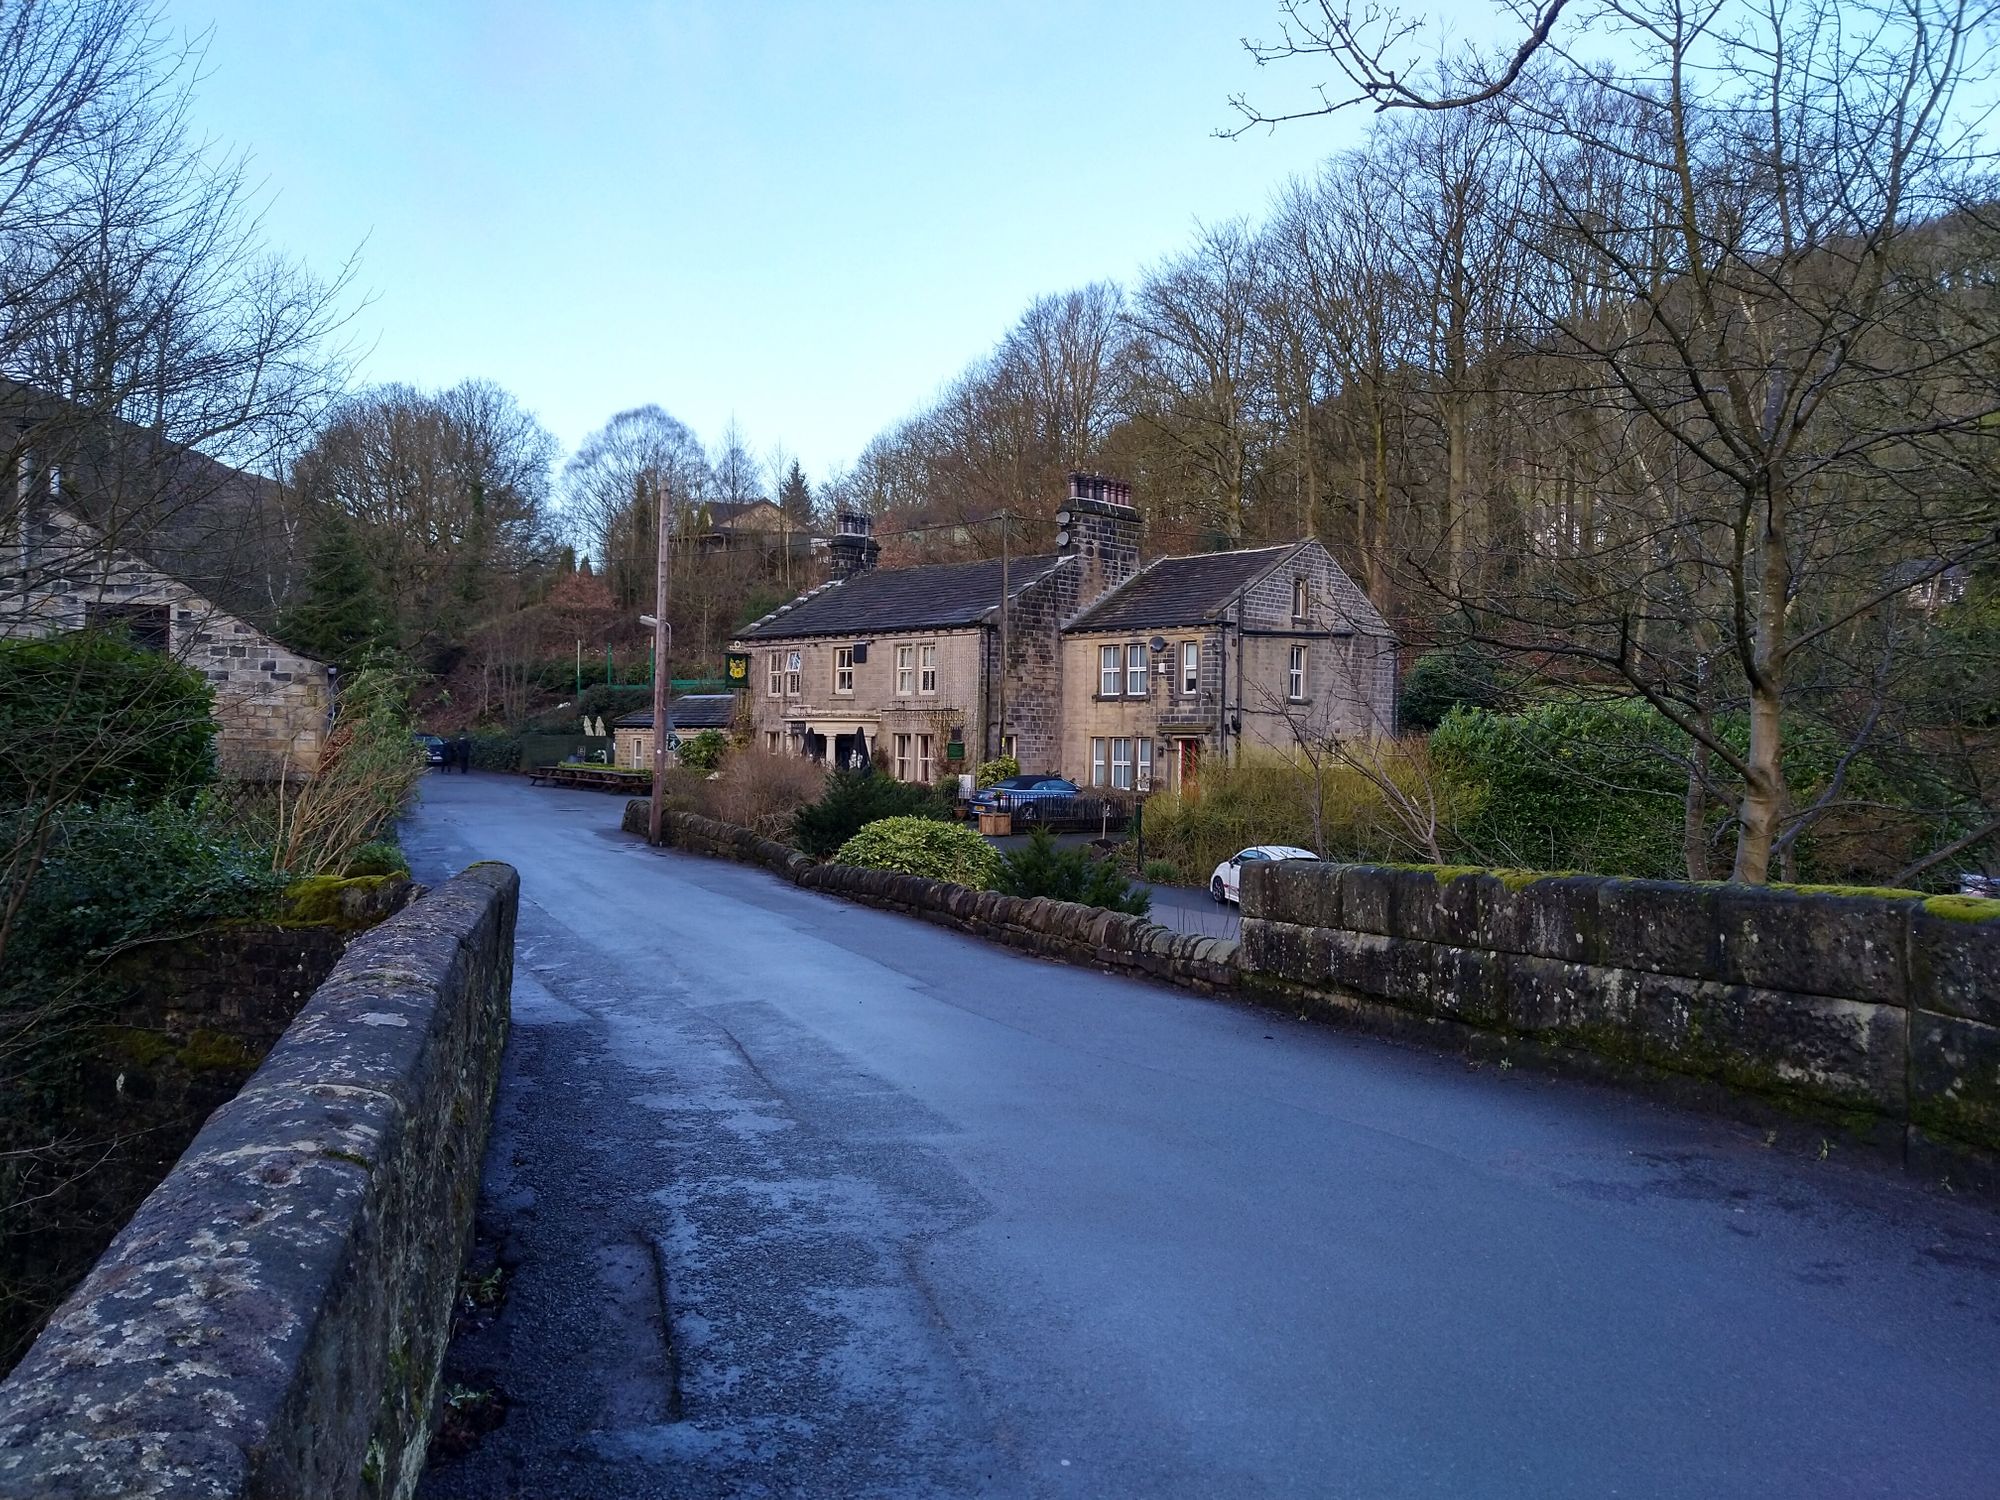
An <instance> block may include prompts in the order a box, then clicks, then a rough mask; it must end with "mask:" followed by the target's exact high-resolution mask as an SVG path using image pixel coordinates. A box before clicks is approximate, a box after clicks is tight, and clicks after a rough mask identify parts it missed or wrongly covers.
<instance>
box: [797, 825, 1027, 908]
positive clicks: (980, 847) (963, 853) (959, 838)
mask: <svg viewBox="0 0 2000 1500" xmlns="http://www.w3.org/2000/svg"><path fill="white" fill-rule="evenodd" d="M834 859H835V860H836V861H837V862H838V863H840V864H843V865H859V866H860V867H861V868H862V869H864V870H900V871H902V872H903V873H904V874H905V875H924V876H928V877H929V878H930V879H932V880H949V881H952V882H954V883H955V884H958V885H969V886H971V887H973V889H975V890H988V889H991V888H992V886H993V883H994V880H995V878H996V877H997V876H998V875H999V873H1000V866H1001V860H1000V853H999V851H998V850H996V849H995V848H994V847H993V846H992V845H991V844H989V843H987V842H986V840H985V839H983V838H981V837H980V836H979V835H978V834H977V833H975V832H973V830H971V829H970V828H967V827H966V826H965V825H963V824H962V823H946V822H941V821H939V820H938V819H936V818H926V817H914V818H911V817H896V818H879V819H877V820H876V821H875V822H872V823H870V824H869V825H868V826H867V827H865V828H863V829H862V830H861V831H860V832H859V833H857V834H855V835H854V837H852V838H850V839H849V840H847V842H846V843H844V844H842V845H841V846H840V851H839V853H837V854H836V855H835V856H834Z"/></svg>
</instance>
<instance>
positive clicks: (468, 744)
mask: <svg viewBox="0 0 2000 1500" xmlns="http://www.w3.org/2000/svg"><path fill="white" fill-rule="evenodd" d="M457 750H458V769H459V773H460V774H461V775H470V774H471V772H472V736H471V735H469V734H461V735H460V736H459V737H458V745H457Z"/></svg>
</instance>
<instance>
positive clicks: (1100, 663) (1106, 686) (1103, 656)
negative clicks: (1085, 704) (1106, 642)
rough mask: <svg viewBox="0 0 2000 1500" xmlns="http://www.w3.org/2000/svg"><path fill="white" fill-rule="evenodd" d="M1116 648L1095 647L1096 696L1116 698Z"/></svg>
mask: <svg viewBox="0 0 2000 1500" xmlns="http://www.w3.org/2000/svg"><path fill="white" fill-rule="evenodd" d="M1118 683H1119V676H1118V648H1117V647H1116V646H1099V647H1098V648H1097V696H1098V697H1100V698H1116V697H1117V696H1118Z"/></svg>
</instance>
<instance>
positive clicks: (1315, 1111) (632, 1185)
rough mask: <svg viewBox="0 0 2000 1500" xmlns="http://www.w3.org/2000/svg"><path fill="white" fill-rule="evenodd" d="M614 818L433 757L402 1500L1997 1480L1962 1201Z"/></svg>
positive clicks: (1787, 1492)
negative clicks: (480, 1164) (496, 1001)
mask: <svg viewBox="0 0 2000 1500" xmlns="http://www.w3.org/2000/svg"><path fill="white" fill-rule="evenodd" d="M619 810H620V804H619V803H618V802H617V801H616V800H615V799H612V798H609V797H603V796H598V795H595V794H590V793H566V792H555V791H547V790H531V789H530V788H528V787H526V786H524V785H522V784H520V783H519V782H515V781H509V780H503V779H500V778H492V777H485V776H472V777H452V778H449V779H447V778H443V777H432V778H431V780H430V782H429V785H428V786H427V788H426V793H425V797H424V801H423V805H422V807H421V809H420V810H419V811H418V813H417V814H416V815H415V817H414V820H413V825H412V827H411V828H410V830H409V832H408V835H407V843H408V845H409V847H410V849H411V851H412V854H413V856H414V858H415V862H416V865H417V867H418V873H419V875H420V876H422V877H424V878H427V879H436V878H438V877H440V876H442V875H444V874H446V873H448V872H449V871H450V870H452V869H455V868H457V867H459V866H461V865H463V864H465V863H466V862H468V861H470V860H472V859H474V858H498V859H504V860H508V861H511V862H512V863H514V864H515V865H517V866H518V867H519V868H520V870H521V874H522V882H523V909H522V916H521V928H520V948H519V967H518V975H519V979H518V983H517V987H516V991H515V1031H514V1035H513V1039H512V1042H511V1043H510V1046H509V1050H508V1055H507V1064H506V1073H505V1078H504V1081H503V1084H502V1096H501V1101H500V1106H499V1112H498V1115H497V1119H496V1132H495V1136H494V1139H493V1145H492V1149H491V1151H490V1153H489V1159H488V1164H487V1172H486V1182H485V1194H484V1201H483V1206H482V1226H483V1232H484V1233H486V1234H487V1235H489V1236H490V1237H492V1238H493V1239H495V1240H497V1241H498V1242H499V1243H500V1245H501V1247H502V1251H503V1255H504V1258H505V1259H506V1260H507V1261H508V1262H509V1263H510V1264H512V1266H513V1267H514V1271H513V1279H512V1282H511V1285H510V1289H509V1292H508V1296H507V1301H506V1305H505V1309H504V1311H503V1312H502V1314H501V1316H500V1317H499V1319H498V1321H497V1322H496V1323H494V1324H493V1325H492V1326H491V1327H490V1328H487V1329H485V1330H484V1331H483V1332H480V1333H477V1334H475V1335H473V1336H471V1337H470V1338H468V1339H466V1340H464V1341H462V1343H461V1345H460V1346H459V1347H458V1348H457V1349H456V1350H455V1352H454V1355H453V1367H452V1378H453V1379H454V1380H455V1381H459V1382H464V1383H468V1384H469V1385H477V1384H478V1383H480V1382H487V1383H492V1384H497V1385H498V1386H500V1387H501V1388H502V1389H504V1390H505V1391H506V1393H507V1395H508V1397H509V1399H510V1401H511V1403H512V1405H511V1410H510V1412H509V1414H508V1417H507V1420H506V1422H505V1423H504V1425H502V1426H501V1427H500V1428H499V1429H498V1430H497V1431H495V1432H493V1433H492V1434H490V1435H489V1436H488V1437H487V1438H486V1439H485V1440H484V1441H483V1442H482V1443H481V1444H480V1445H479V1446H478V1447H477V1448H475V1449H474V1450H473V1451H472V1453H471V1454H470V1455H468V1456H466V1457H463V1458H459V1459H456V1460H453V1461H451V1462H448V1463H439V1464H435V1465H433V1467H432V1469H431V1471H430V1473H429V1474H428V1475H427V1477H426V1480H425V1487H424V1490H423V1493H424V1494H425V1495H427V1496H432V1497H444V1496H479V1497H482V1500H492V1497H501V1496H522V1497H530V1496H532V1497H535V1500H566V1497H579V1500H581V1497H591V1500H599V1497H623V1496H656V1495H657V1496H668V1495H671V1496H696V1497H704V1496H725V1495H726V1496H767V1495H768V1496H778V1495H787V1496H792V1495H796V1496H822V1495H824V1496H841V1497H845V1496H862V1495H882V1496H924V1495H987V1494H991V1495H1008V1496H1012V1495H1027V1496H1087V1497H1105V1496H1267V1495H1297V1496H1351V1497H1358V1500H1384V1497H1398V1496H1449V1497H1487V1496H1517V1495H1518V1496H1532V1497H1537V1500H1551V1497H1561V1496H1575V1497H1587V1500H1604V1497H1610V1496H1620V1497H1639V1496H1700V1497H1717V1496H1720V1497H1733V1496H1756V1497H1775V1496H1811V1497H1816V1500H1825V1497H1833V1496H1867V1497H1878V1496H1895V1497H1898V1500H1918V1497H1946V1496H1949V1497H1991V1496H1993V1495H1994V1494H1996V1493H2000V1421H1996V1416H2000V1233H1996V1231H2000V1215H1996V1214H1995V1213H1994V1212H1993V1211H1991V1210H1990V1209H1988V1208H1985V1207H1982V1206H1980V1205H1978V1204H1975V1203H1972V1202H1970V1201H1967V1200H1965V1199H1963V1198H1957V1197H1953V1196H1951V1195H1949V1194H1948V1193H1947V1192H1945V1191H1944V1190H1942V1189H1941V1188H1939V1187H1938V1186H1937V1185H1934V1184H1922V1183H1913V1182H1909V1181H1906V1180H1904V1179H1902V1178H1899V1177H1897V1176H1895V1175H1894V1174H1893V1173H1890V1172H1887V1171H1884V1170H1882V1169H1879V1168H1876V1167H1872V1166H1864V1165H1862V1164H1859V1163H1854V1162H1848V1161H1845V1160H1843V1159H1842V1155H1841V1153H1840V1152H1839V1150H1838V1149H1835V1150H1833V1151H1832V1152H1831V1153H1830V1155H1829V1156H1828V1158H1827V1159H1825V1160H1821V1159H1818V1156H1817V1153H1816V1152H1809V1153H1805V1154H1803V1155H1801V1154H1794V1153H1787V1152H1785V1151H1783V1150H1775V1149H1770V1148H1767V1147H1766V1146H1765V1144H1764V1137H1763V1136H1762V1134H1761V1133H1759V1132H1756V1131H1751V1130H1746V1129H1744V1128H1742V1127H1739V1126H1734V1125H1730V1124H1726V1123H1721V1122H1717V1121H1714V1120H1711V1119H1707V1118H1703V1117H1697V1116H1692V1115H1685V1114H1682V1113H1679V1112H1676V1111H1673V1110H1670V1109H1667V1108H1664V1107H1661V1106H1657V1105H1654V1104H1651V1103H1647V1102H1644V1101H1641V1100H1637V1099H1633V1098H1630V1097H1627V1096H1625V1095H1623V1094H1620V1093H1619V1092H1617V1091H1615V1090H1607V1089H1599V1088H1594V1087H1591V1086H1587V1085H1581V1084H1576V1083H1571V1082H1566V1081H1557V1080H1550V1079H1546V1078H1541V1077H1539V1076H1535V1075H1531V1074H1529V1073H1528V1072H1527V1071H1526V1070H1515V1071H1512V1072H1505V1073H1503V1072H1499V1071H1495V1070H1492V1069H1480V1070H1475V1069H1470V1068H1468V1067H1467V1065H1466V1064H1464V1063H1463V1062H1461V1061H1457V1060H1453V1059H1446V1058H1441V1057H1434V1056H1431V1055H1429V1054H1427V1053H1424V1052H1421V1051H1414V1050H1409V1049H1404V1048H1399V1047H1395V1046H1391V1045H1388V1044H1385V1043H1381V1042H1377V1041H1373V1040H1370V1039H1366V1038H1361V1037H1354V1036H1349V1035H1346V1034H1343V1033H1341V1032H1338V1031H1335V1030H1333V1029H1330V1028H1325V1027H1316V1026H1308V1025H1303V1024H1299V1023H1293V1022H1286V1021H1281V1020H1276V1019H1274V1018H1272V1017H1271V1016H1269V1015H1267V1014H1265V1013H1262V1012H1259V1011H1256V1010H1253V1009H1250V1008H1247V1007H1242V1006H1237V1005H1233V1004H1228V1003H1224V1002H1219V1001H1209V1000H1204V999H1200V998H1196V997H1193V996H1190V995H1188V994H1185V993H1181V992H1178V991H1174V990H1171V989H1166V988H1160V987H1156V986H1152V985H1148V984H1144V983H1140V982H1137V981H1133V980H1128V979H1123V978H1115V977H1111V976H1108V975H1104V974H1099V973H1095V972H1091V971H1088V970H1081V969H1075V968H1067V967H1062V966H1058V965H1054V964H1050V963H1045V962H1042V961H1038V960H1035V959H1030V958H1026V957H1022V956H1018V955H1016V954H1014V953H1012V952H1009V951H1006V950H1003V949H999V948H995V947H991V946H988V945H985V944H982V943H979V942H977V941H974V940H972V939H969V938H964V937H961V936H958V935H956V934H952V933H949V932H946V931H944V930H942V929H940V928H937V927H933V926H930V925H928V924H925V923H923V922H919V921H916V920H914V919H909V918H903V917H898V916H894V915H890V914H886V913H880V912H875V911H871V910H868V909H865V908H861V907H855V906H850V905H846V904H844V903H840V902H837V901H833V900H830V899H827V898H824V897H820V896H816V895H812V894H809V893H806V892H801V891H798V890H795V889H794V888H792V887H790V886H788V885H785V884H783V883H781V882H780V881H778V880H776V879H775V878H773V877H771V876H769V875H767V874H765V873H763V872H761V871H757V870H753V869H750V868H746V867H742V866H737V865H733V864H727V863H723V862H719V861H712V860H704V859H700V858H695V857H690V856H684V855H677V854H672V853H661V852H655V851H651V850H648V849H646V848H644V847H643V846H641V845H640V844H639V843H637V842H636V841H634V840H632V839H630V838H628V837H626V836H624V835H622V834H619V833H618V832H617V831H616V827H615V825H616V822H617V816H618V812H619Z"/></svg>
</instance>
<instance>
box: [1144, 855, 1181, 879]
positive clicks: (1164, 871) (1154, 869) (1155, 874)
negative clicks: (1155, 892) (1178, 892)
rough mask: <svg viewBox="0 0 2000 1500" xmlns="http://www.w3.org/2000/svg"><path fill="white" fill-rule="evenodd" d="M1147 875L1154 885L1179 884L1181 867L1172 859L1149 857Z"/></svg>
mask: <svg viewBox="0 0 2000 1500" xmlns="http://www.w3.org/2000/svg"><path fill="white" fill-rule="evenodd" d="M1145 876H1146V878H1147V879H1148V880H1150V881H1151V882H1152V883H1153V884H1154V885H1179V884H1180V883H1181V867H1180V866H1179V865H1177V864H1175V863H1174V862H1173V861H1172V860H1170V859H1149V860H1147V861H1146V869H1145Z"/></svg>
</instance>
